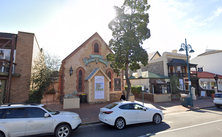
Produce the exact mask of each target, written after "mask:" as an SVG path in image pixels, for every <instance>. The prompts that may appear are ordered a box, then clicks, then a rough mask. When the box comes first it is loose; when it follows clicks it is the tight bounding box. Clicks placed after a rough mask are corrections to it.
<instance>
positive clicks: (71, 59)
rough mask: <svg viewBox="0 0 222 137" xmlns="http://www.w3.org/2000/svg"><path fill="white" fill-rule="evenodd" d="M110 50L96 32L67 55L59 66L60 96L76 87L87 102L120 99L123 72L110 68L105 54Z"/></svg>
mask: <svg viewBox="0 0 222 137" xmlns="http://www.w3.org/2000/svg"><path fill="white" fill-rule="evenodd" d="M109 53H112V51H111V50H110V49H109V47H108V46H107V44H106V43H105V42H104V40H103V39H102V38H101V37H100V35H99V34H98V33H95V34H93V35H92V36H91V37H90V38H89V39H88V40H86V41H85V42H84V43H83V44H82V45H80V46H79V47H78V48H77V49H76V50H74V51H73V52H72V53H71V54H70V55H68V56H67V57H66V58H65V59H64V60H63V61H62V65H61V68H60V78H59V87H60V89H59V91H60V95H61V97H63V96H64V95H66V94H70V93H72V92H73V91H78V93H79V94H82V93H84V94H86V95H87V102H88V103H96V102H106V101H110V100H119V98H120V95H121V93H122V90H123V75H122V72H121V73H120V75H119V76H118V75H117V74H116V73H114V72H113V70H112V68H111V67H110V63H109V62H108V61H107V60H106V55H108V54H109Z"/></svg>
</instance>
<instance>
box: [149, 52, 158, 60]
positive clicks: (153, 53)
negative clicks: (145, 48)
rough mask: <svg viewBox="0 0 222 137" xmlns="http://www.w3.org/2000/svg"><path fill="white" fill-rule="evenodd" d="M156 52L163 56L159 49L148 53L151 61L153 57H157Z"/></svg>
mask: <svg viewBox="0 0 222 137" xmlns="http://www.w3.org/2000/svg"><path fill="white" fill-rule="evenodd" d="M156 54H158V55H159V56H160V57H161V55H160V53H159V52H158V51H155V52H152V53H149V54H148V57H149V61H150V60H152V59H153V57H155V55H156Z"/></svg>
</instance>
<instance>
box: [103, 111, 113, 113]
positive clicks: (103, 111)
mask: <svg viewBox="0 0 222 137" xmlns="http://www.w3.org/2000/svg"><path fill="white" fill-rule="evenodd" d="M103 113H104V114H111V113H113V111H103Z"/></svg>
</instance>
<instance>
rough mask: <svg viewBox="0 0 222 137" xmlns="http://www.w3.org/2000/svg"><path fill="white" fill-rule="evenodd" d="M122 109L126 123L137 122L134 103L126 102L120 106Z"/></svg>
mask: <svg viewBox="0 0 222 137" xmlns="http://www.w3.org/2000/svg"><path fill="white" fill-rule="evenodd" d="M119 108H120V109H121V111H122V116H123V118H124V119H125V120H126V124H133V123H136V122H137V119H136V112H135V110H134V107H133V105H132V104H124V105H121V106H120V107H119Z"/></svg>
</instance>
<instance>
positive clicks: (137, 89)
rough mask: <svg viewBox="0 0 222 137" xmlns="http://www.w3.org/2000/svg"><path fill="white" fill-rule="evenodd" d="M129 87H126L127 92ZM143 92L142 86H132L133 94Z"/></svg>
mask: <svg viewBox="0 0 222 137" xmlns="http://www.w3.org/2000/svg"><path fill="white" fill-rule="evenodd" d="M127 89H128V87H127V86H125V90H126V91H127ZM141 92H142V86H141V85H137V86H131V93H141Z"/></svg>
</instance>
